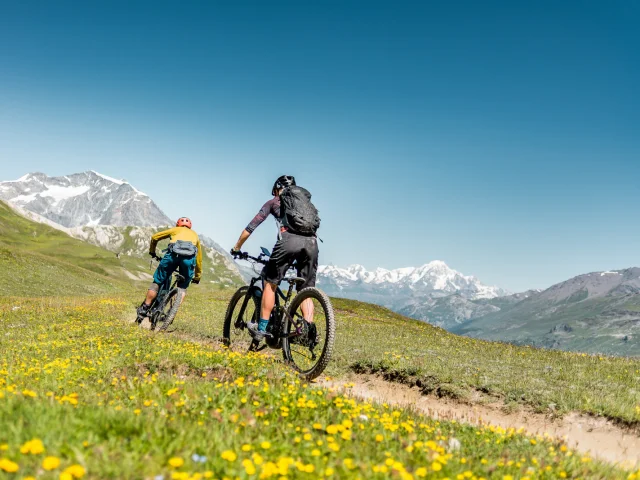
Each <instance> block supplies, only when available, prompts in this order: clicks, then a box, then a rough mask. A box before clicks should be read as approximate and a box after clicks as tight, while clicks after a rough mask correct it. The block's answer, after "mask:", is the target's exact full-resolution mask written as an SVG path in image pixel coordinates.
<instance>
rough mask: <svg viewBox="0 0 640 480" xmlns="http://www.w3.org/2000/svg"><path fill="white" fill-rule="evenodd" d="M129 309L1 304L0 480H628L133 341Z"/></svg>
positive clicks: (215, 352)
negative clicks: (32, 479) (29, 479)
mask: <svg viewBox="0 0 640 480" xmlns="http://www.w3.org/2000/svg"><path fill="white" fill-rule="evenodd" d="M127 307H128V304H127V303H126V302H122V301H121V300H119V299H117V298H116V299H108V298H103V299H100V300H98V299H92V298H90V297H84V298H80V297H78V298H70V299H54V298H49V299H47V298H41V299H34V300H30V299H19V298H6V297H5V298H2V299H0V329H1V330H2V331H3V332H5V334H4V335H2V336H0V351H2V352H3V353H2V358H1V360H0V425H1V426H2V428H1V429H0V478H24V477H26V476H34V477H38V478H44V479H48V478H61V479H65V478H66V479H72V478H78V477H80V476H85V477H86V478H96V479H97V478H156V476H158V475H159V476H162V478H165V479H168V478H184V479H199V478H258V477H259V478H272V477H274V478H283V477H285V478H390V477H394V478H406V479H412V478H422V477H424V476H426V475H428V476H429V478H457V477H458V476H460V477H459V478H471V479H474V478H475V479H479V478H498V479H505V478H506V479H508V478H510V477H509V476H511V477H513V478H525V477H530V478H533V477H535V478H548V479H551V478H558V477H559V476H562V475H565V476H567V477H571V478H578V477H579V478H593V479H596V478H605V477H606V478H614V479H615V478H620V479H623V478H627V475H628V472H623V471H621V470H618V469H616V468H614V467H612V466H609V465H606V464H602V463H599V462H596V461H593V460H592V459H590V458H589V457H583V456H581V455H578V454H575V453H574V452H572V451H571V450H569V449H567V448H566V446H564V445H562V444H561V443H559V442H551V441H547V440H544V439H543V438H539V437H538V438H535V439H534V438H531V437H526V436H523V435H521V434H518V433H517V432H515V431H513V430H509V431H505V430H502V429H500V428H493V427H485V428H474V427H471V426H466V425H461V424H458V423H455V422H444V421H442V422H439V421H435V420H432V419H429V418H427V417H425V416H422V415H417V414H415V413H412V412H410V411H407V410H400V409H393V408H389V407H385V406H377V405H373V404H371V403H366V402H360V401H356V400H353V399H351V398H348V397H345V396H344V395H343V394H340V393H339V392H336V391H332V390H328V389H323V388H317V387H312V386H309V385H306V384H303V383H301V382H300V380H298V379H297V378H296V377H295V376H293V375H292V373H291V371H290V370H288V369H287V368H285V367H284V366H282V365H280V364H279V362H278V361H277V359H276V358H272V357H269V356H265V355H259V354H252V355H240V354H237V353H233V352H229V351H227V350H222V349H219V348H217V347H216V346H215V345H206V344H203V343H195V342H191V341H184V340H180V339H179V338H177V337H176V336H171V335H162V334H153V333H152V332H148V331H146V330H142V329H138V328H136V327H134V326H133V325H131V324H128V323H125V322H123V321H122V320H121V318H122V317H123V316H126V309H127ZM46 457H51V458H49V460H47V461H46V462H45V458H46ZM43 465H48V466H50V467H52V468H53V469H52V470H51V471H47V470H45V469H44V467H43ZM16 468H17V471H16V472H14V473H11V472H10V471H11V470H15V469H16ZM65 472H66V475H65ZM85 472H86V473H85Z"/></svg>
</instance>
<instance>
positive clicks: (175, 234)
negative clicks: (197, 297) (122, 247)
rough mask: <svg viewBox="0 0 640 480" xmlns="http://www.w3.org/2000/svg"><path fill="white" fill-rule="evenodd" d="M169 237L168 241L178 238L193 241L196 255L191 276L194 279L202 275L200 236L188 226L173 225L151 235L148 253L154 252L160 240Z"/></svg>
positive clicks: (172, 241)
mask: <svg viewBox="0 0 640 480" xmlns="http://www.w3.org/2000/svg"><path fill="white" fill-rule="evenodd" d="M169 237H171V240H169V243H170V244H171V243H175V242H176V241H178V240H184V241H187V242H191V243H193V244H194V245H195V246H196V248H197V249H198V253H197V255H196V272H195V275H194V277H193V279H194V280H200V277H201V276H202V245H200V237H198V234H197V233H196V232H194V231H193V230H191V229H190V228H188V227H173V228H170V229H169V230H164V231H163V232H158V233H156V234H155V235H153V236H152V237H151V245H150V246H149V253H155V251H156V246H157V245H158V242H159V241H160V240H163V239H165V238H169Z"/></svg>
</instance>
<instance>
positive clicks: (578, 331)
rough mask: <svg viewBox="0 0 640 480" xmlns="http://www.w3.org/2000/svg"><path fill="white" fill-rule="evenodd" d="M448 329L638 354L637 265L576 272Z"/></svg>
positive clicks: (550, 345)
mask: <svg viewBox="0 0 640 480" xmlns="http://www.w3.org/2000/svg"><path fill="white" fill-rule="evenodd" d="M451 331H452V332H453V333H458V334H461V335H468V336H472V337H476V338H483V339H487V340H502V341H507V342H512V343H517V344H528V345H534V346H539V347H546V348H559V349H565V350H579V351H586V352H603V353H614V354H618V355H621V354H623V355H640V268H636V267H634V268H628V269H624V270H615V271H605V272H592V273H587V274H584V275H578V276H577V277H574V278H571V279H569V280H566V281H564V282H561V283H558V284H556V285H553V286H551V287H549V288H548V289H546V290H543V291H540V292H535V293H533V294H532V295H530V296H528V297H527V298H525V299H523V300H521V301H519V302H516V303H514V304H512V305H510V306H505V307H503V308H502V309H500V310H499V311H496V312H491V313H488V314H487V315H484V316H482V317H480V318H474V319H471V320H470V321H468V322H466V323H462V324H460V325H457V326H453V327H452V328H451Z"/></svg>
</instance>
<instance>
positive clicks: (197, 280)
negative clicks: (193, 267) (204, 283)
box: [191, 278, 200, 285]
mask: <svg viewBox="0 0 640 480" xmlns="http://www.w3.org/2000/svg"><path fill="white" fill-rule="evenodd" d="M191 283H193V284H194V285H198V284H199V283H200V279H199V278H194V279H193V280H191Z"/></svg>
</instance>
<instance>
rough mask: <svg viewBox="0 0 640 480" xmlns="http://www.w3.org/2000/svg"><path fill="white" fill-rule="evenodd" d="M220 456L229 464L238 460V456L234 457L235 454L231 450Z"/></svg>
mask: <svg viewBox="0 0 640 480" xmlns="http://www.w3.org/2000/svg"><path fill="white" fill-rule="evenodd" d="M220 456H221V457H222V459H223V460H227V461H229V462H235V461H236V459H237V458H238V455H236V452H234V451H233V450H225V451H224V452H222V454H221V455H220Z"/></svg>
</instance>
